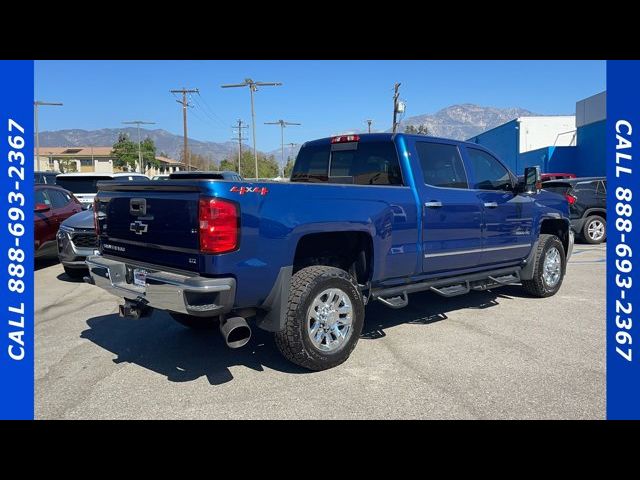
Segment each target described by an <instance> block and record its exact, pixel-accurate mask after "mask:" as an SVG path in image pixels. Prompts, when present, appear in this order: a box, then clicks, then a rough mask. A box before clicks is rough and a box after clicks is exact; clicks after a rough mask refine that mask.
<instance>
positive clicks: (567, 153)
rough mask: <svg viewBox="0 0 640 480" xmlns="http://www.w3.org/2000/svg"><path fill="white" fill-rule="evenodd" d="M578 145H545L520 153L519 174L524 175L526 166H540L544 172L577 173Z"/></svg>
mask: <svg viewBox="0 0 640 480" xmlns="http://www.w3.org/2000/svg"><path fill="white" fill-rule="evenodd" d="M576 158H577V149H576V147H544V148H539V149H538V150H532V151H530V152H525V153H521V154H520V159H519V160H518V171H517V172H514V173H516V174H517V175H522V174H523V173H524V169H525V168H526V167H535V166H540V169H541V171H542V172H543V173H575V174H578V172H576V163H577V162H576Z"/></svg>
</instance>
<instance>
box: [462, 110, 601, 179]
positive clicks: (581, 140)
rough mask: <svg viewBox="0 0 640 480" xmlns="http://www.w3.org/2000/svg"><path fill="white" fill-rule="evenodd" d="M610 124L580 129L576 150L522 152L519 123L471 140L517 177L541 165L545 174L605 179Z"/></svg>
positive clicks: (498, 128) (553, 149) (570, 148)
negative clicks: (607, 137)
mask: <svg viewBox="0 0 640 480" xmlns="http://www.w3.org/2000/svg"><path fill="white" fill-rule="evenodd" d="M605 124H606V121H605V120H602V121H599V122H595V123H591V124H589V125H584V126H582V127H580V128H578V131H577V136H576V146H575V147H544V148H540V149H538V150H533V151H531V152H525V153H520V154H519V153H518V150H519V146H518V138H519V135H518V133H519V132H518V123H517V122H516V121H515V120H512V121H511V122H507V123H505V124H504V125H500V126H499V127H496V128H494V129H492V130H489V131H487V132H484V133H481V134H480V135H477V136H475V137H472V138H470V139H469V140H468V141H469V142H472V143H477V144H479V145H483V146H485V147H486V148H488V149H489V150H491V151H492V152H493V153H495V154H496V155H497V156H498V158H500V160H502V161H503V162H505V163H506V164H507V166H508V167H509V168H510V169H511V171H513V172H514V173H515V174H516V175H522V174H523V173H524V169H525V167H529V166H536V165H539V166H540V167H541V169H542V172H543V173H544V172H549V173H575V174H576V175H577V176H579V177H591V176H594V177H595V176H604V175H605V174H606V167H605V165H606V162H605V159H606V153H605Z"/></svg>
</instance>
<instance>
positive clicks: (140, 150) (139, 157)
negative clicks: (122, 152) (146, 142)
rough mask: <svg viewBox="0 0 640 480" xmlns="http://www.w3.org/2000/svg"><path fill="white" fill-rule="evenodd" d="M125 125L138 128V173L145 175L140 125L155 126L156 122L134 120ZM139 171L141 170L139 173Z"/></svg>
mask: <svg viewBox="0 0 640 480" xmlns="http://www.w3.org/2000/svg"><path fill="white" fill-rule="evenodd" d="M122 123H124V124H125V125H136V126H137V127H138V164H137V165H136V169H135V171H136V173H144V172H143V171H142V170H143V168H142V147H141V144H140V125H155V123H156V122H144V121H142V120H132V121H130V122H122ZM138 169H140V170H139V171H138Z"/></svg>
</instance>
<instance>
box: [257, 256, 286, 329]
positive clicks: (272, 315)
mask: <svg viewBox="0 0 640 480" xmlns="http://www.w3.org/2000/svg"><path fill="white" fill-rule="evenodd" d="M292 275H293V266H291V265H290V266H288V267H282V268H280V271H279V272H278V277H277V278H276V282H275V284H274V285H273V288H272V289H271V292H269V295H268V296H267V298H266V299H265V301H264V303H263V304H262V306H261V310H262V311H261V312H259V313H258V314H257V316H256V326H257V327H258V328H261V329H263V330H266V331H268V332H279V331H281V330H282V329H284V321H285V318H284V316H285V315H286V313H287V302H288V301H289V289H290V288H291V276H292Z"/></svg>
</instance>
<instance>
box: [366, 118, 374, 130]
mask: <svg viewBox="0 0 640 480" xmlns="http://www.w3.org/2000/svg"><path fill="white" fill-rule="evenodd" d="M372 122H373V120H371V119H369V120H367V125H368V126H369V133H371V123H372Z"/></svg>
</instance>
